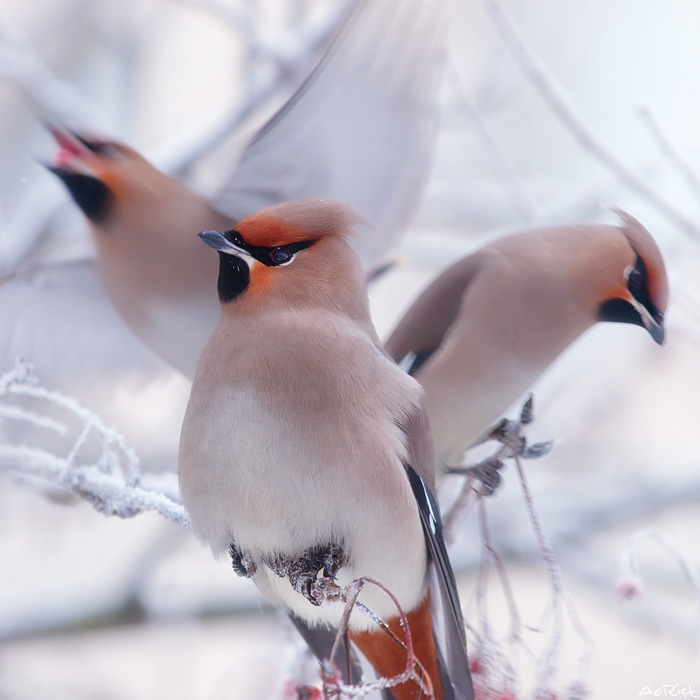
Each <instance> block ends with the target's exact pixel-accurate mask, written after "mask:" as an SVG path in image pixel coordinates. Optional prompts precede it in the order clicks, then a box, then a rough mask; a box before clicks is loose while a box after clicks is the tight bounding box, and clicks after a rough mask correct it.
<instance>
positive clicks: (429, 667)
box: [350, 595, 451, 700]
mask: <svg viewBox="0 0 700 700" xmlns="http://www.w3.org/2000/svg"><path fill="white" fill-rule="evenodd" d="M406 618H407V620H408V627H409V629H410V631H411V641H412V644H413V651H414V654H415V657H416V659H417V660H418V661H419V662H420V665H421V666H422V669H423V671H424V673H425V674H426V675H427V676H428V678H429V682H428V680H427V679H426V680H425V681H424V683H423V684H424V686H425V687H426V688H427V687H430V686H431V685H432V688H433V698H435V700H451V693H450V695H448V696H445V695H444V694H443V692H442V683H441V679H442V676H443V671H441V668H440V666H441V664H440V662H439V660H438V655H437V653H436V647H435V641H434V639H433V631H432V615H431V613H430V596H429V595H426V597H425V598H424V600H423V602H422V603H421V604H420V605H419V606H418V607H417V608H415V609H414V610H412V611H410V612H408V613H406ZM385 622H386V624H387V625H388V627H389V629H390V630H391V631H392V633H393V634H394V635H395V637H397V638H398V639H399V640H400V641H401V642H403V644H404V645H405V643H406V635H405V633H404V631H403V629H402V627H401V619H400V617H398V616H397V617H393V618H391V619H390V620H385ZM350 638H351V639H352V641H353V642H354V643H355V644H356V645H357V647H358V648H359V650H360V651H361V652H362V654H363V655H364V656H365V657H366V659H367V660H368V661H369V662H370V664H372V667H373V668H374V670H375V671H376V672H377V674H378V675H380V676H383V677H385V678H390V677H392V676H397V675H399V674H401V673H403V672H404V671H405V670H406V664H407V652H406V649H405V646H402V645H401V644H399V643H398V642H397V641H396V640H395V639H393V638H392V637H391V636H390V635H388V634H387V633H386V632H385V631H384V630H377V631H374V630H372V631H367V632H351V633H350ZM443 665H444V664H443ZM391 694H392V696H393V697H394V698H396V700H419V698H427V697H428V695H427V693H426V692H425V691H422V690H421V687H420V685H419V683H418V682H417V681H415V680H409V681H407V682H405V683H401V684H400V685H397V686H394V687H393V688H391Z"/></svg>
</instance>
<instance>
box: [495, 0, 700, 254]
mask: <svg viewBox="0 0 700 700" xmlns="http://www.w3.org/2000/svg"><path fill="white" fill-rule="evenodd" d="M484 2H485V4H486V8H487V10H488V11H489V13H490V14H491V17H492V18H493V20H494V23H495V24H496V26H497V28H498V30H499V31H500V33H501V36H502V38H503V40H504V42H505V43H506V45H507V46H508V47H509V48H510V49H511V51H512V52H513V54H514V55H515V58H516V61H517V62H518V64H519V65H520V66H521V68H522V69H523V70H524V71H525V74H526V75H527V77H528V78H529V79H530V82H531V83H532V84H533V85H534V87H535V88H536V89H537V91H538V92H539V93H540V95H541V96H542V98H543V99H544V100H545V102H546V103H547V104H548V105H549V106H550V107H551V109H552V111H553V112H554V113H555V114H556V115H557V116H558V117H559V119H560V121H561V122H562V123H563V124H564V126H566V128H567V129H568V130H569V131H570V132H571V134H572V135H573V136H574V137H575V138H576V139H577V140H578V141H579V143H580V144H581V145H582V146H583V147H584V148H585V149H586V150H587V151H588V152H589V153H590V154H591V155H592V156H593V157H595V158H596V159H597V160H598V161H600V162H601V163H602V164H603V165H604V166H606V167H607V168H609V169H610V170H612V171H613V172H614V173H615V174H616V175H617V177H619V178H620V180H621V181H622V182H623V183H625V184H626V185H627V186H628V187H629V188H630V189H632V190H634V191H636V192H637V193H638V194H639V195H640V196H641V197H643V198H644V199H645V200H647V201H648V202H650V203H652V204H653V205H654V206H655V207H656V208H657V209H658V210H659V211H660V212H662V213H663V214H664V215H665V216H666V217H668V218H669V219H670V220H672V221H674V222H675V223H676V224H677V225H678V226H679V227H680V228H681V229H682V230H683V231H684V232H685V233H686V234H688V235H690V236H691V237H692V238H693V240H696V241H697V240H698V238H700V227H698V225H697V224H696V223H695V222H694V221H693V220H691V219H689V218H687V217H686V216H685V215H684V214H682V213H681V212H680V211H678V210H677V209H676V208H675V207H674V206H673V205H671V204H669V203H668V202H666V200H664V199H663V198H662V197H661V196H660V195H659V194H658V192H657V190H655V189H654V188H653V187H650V186H649V185H648V184H647V183H646V182H644V180H642V179H641V178H639V177H638V176H637V175H636V174H635V173H634V172H633V171H632V170H631V169H629V168H628V167H627V166H626V165H624V164H623V163H622V162H621V161H620V160H619V159H618V158H616V157H615V156H614V155H613V154H612V152H611V151H609V150H608V149H607V148H606V147H605V146H604V145H603V143H602V140H601V139H600V138H599V137H598V136H597V135H596V134H594V133H593V130H592V129H590V128H589V127H588V126H586V124H584V122H583V121H582V120H581V118H580V117H579V115H578V113H577V110H576V108H575V107H574V105H573V103H572V101H571V99H570V98H569V97H568V95H567V94H566V93H565V92H564V90H563V88H562V87H561V86H560V85H559V83H558V82H557V81H556V80H555V78H554V76H553V75H552V74H551V72H550V71H549V70H548V69H547V67H546V66H545V64H544V62H543V61H542V60H541V58H540V57H539V56H538V55H537V54H536V53H535V52H534V51H533V49H532V48H531V47H530V46H529V45H528V44H527V42H526V40H525V38H524V36H523V34H522V32H521V31H520V30H519V29H518V27H517V26H516V25H515V23H514V22H513V20H512V18H511V17H510V15H509V14H508V12H507V11H506V9H505V7H504V6H503V3H502V2H501V0H484Z"/></svg>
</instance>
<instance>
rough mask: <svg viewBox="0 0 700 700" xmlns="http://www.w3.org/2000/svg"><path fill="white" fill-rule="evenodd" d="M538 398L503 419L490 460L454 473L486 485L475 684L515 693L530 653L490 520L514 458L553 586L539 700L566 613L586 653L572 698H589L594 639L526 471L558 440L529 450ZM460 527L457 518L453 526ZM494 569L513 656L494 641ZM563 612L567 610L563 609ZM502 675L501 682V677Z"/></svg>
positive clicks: (539, 661)
mask: <svg viewBox="0 0 700 700" xmlns="http://www.w3.org/2000/svg"><path fill="white" fill-rule="evenodd" d="M533 405H534V403H533V397H532V395H530V396H529V397H528V399H527V401H525V403H524V405H523V407H522V409H521V411H520V417H519V419H518V420H505V419H504V420H502V421H501V422H500V423H499V424H498V425H497V426H496V427H495V428H494V429H493V430H492V431H491V433H490V434H489V435H488V437H487V438H486V440H497V441H498V442H499V443H500V446H499V448H498V449H497V451H496V452H495V454H493V455H492V456H490V457H487V458H486V459H484V460H482V461H481V462H479V463H478V464H476V465H472V466H467V467H460V468H454V469H450V470H449V471H451V472H453V473H463V474H468V475H469V477H470V478H472V479H473V480H475V481H479V482H481V486H480V488H479V489H478V490H477V489H476V488H474V487H473V485H472V486H471V487H470V488H471V490H472V492H474V493H476V494H477V496H476V498H477V500H478V504H479V524H480V531H481V546H482V555H481V565H480V568H479V576H478V581H477V590H476V596H475V597H476V606H477V611H478V613H479V620H480V629H479V630H476V631H475V630H473V629H472V628H470V631H472V632H476V634H477V639H478V641H477V653H476V657H475V661H476V663H477V669H476V670H475V671H474V683H475V686H476V687H477V688H480V689H482V690H485V689H488V690H489V691H491V690H493V689H494V687H499V688H502V690H503V692H506V693H512V691H513V689H514V688H515V686H516V683H517V675H516V673H515V670H514V667H513V660H514V659H515V658H516V657H515V654H514V653H513V650H514V649H517V648H519V647H522V648H524V649H525V650H526V651H528V652H529V649H528V648H527V646H526V644H525V642H524V640H523V638H522V635H521V632H520V630H521V624H520V616H519V613H518V610H517V606H516V604H515V598H514V595H513V591H512V587H511V585H510V582H509V580H508V576H507V573H506V570H505V567H504V566H503V563H502V560H501V558H500V556H499V555H498V553H497V551H496V548H495V546H494V544H493V541H492V537H491V533H490V528H489V525H488V521H487V518H486V497H487V496H490V495H491V494H493V493H494V491H495V489H496V488H497V487H498V486H499V484H500V482H501V475H500V471H501V470H502V469H503V468H504V466H505V463H504V460H505V459H508V458H512V459H513V460H514V461H515V465H516V468H517V472H518V476H519V481H520V484H521V489H522V493H523V499H524V501H525V505H526V508H527V512H528V517H529V519H530V524H531V526H532V529H533V531H534V534H535V539H536V542H537V546H538V549H539V555H540V558H541V560H542V561H543V562H544V566H545V570H546V573H547V579H548V583H549V589H550V595H549V601H548V603H547V606H546V608H545V611H544V614H543V616H542V618H543V619H542V621H541V622H540V625H539V627H538V631H544V630H545V628H546V627H549V626H550V625H549V624H545V622H548V621H549V620H550V619H551V621H552V622H551V629H550V630H549V632H548V636H547V640H546V643H545V646H544V649H543V650H542V652H541V653H540V654H539V656H535V655H534V654H532V653H531V652H530V657H531V659H532V662H533V665H535V666H536V668H537V679H536V685H535V691H534V697H545V696H546V695H545V694H546V693H548V692H550V689H551V687H552V682H553V679H554V676H555V674H556V672H557V663H558V660H559V656H560V654H559V652H560V646H561V644H560V642H561V638H562V635H563V629H564V627H563V626H564V621H565V620H564V614H563V613H564V610H565V611H566V612H567V613H568V617H569V619H570V621H571V623H572V624H573V626H574V629H575V630H576V632H577V633H578V635H579V637H580V638H581V640H582V641H583V651H582V653H581V655H580V658H579V671H578V677H577V680H576V681H575V682H574V683H573V684H572V685H571V686H570V695H571V696H572V697H584V696H585V694H586V692H587V689H586V688H587V686H586V682H585V680H581V679H586V678H587V677H588V671H589V664H590V659H591V656H592V650H593V644H592V640H591V637H590V635H589V634H588V633H587V632H586V630H585V629H584V627H583V625H582V624H581V622H580V620H579V618H578V614H577V612H576V610H575V608H574V605H573V603H572V601H571V599H570V597H569V595H568V594H567V592H566V591H565V589H564V587H563V585H562V581H561V571H560V568H559V564H558V563H557V561H556V558H555V556H554V550H553V548H552V545H551V543H550V541H549V539H548V538H547V537H546V535H545V534H544V529H543V527H542V523H541V521H540V518H539V515H538V513H537V511H536V509H535V505H534V500H533V498H532V494H531V492H530V488H529V486H528V483H527V480H526V477H525V471H524V469H523V460H524V459H537V458H539V457H543V456H544V455H546V454H547V453H549V451H550V450H551V448H552V444H553V443H552V441H549V442H543V443H535V444H533V445H528V442H527V439H526V437H525V435H524V430H523V429H524V427H525V426H527V425H529V424H530V423H531V422H532V421H533V419H534V411H533ZM454 522H456V519H455V520H454V521H453V524H454ZM491 565H493V566H495V567H496V570H497V573H498V575H499V578H500V580H501V584H502V586H503V590H504V594H505V597H506V603H507V605H508V609H509V611H510V619H511V631H510V634H509V635H508V637H507V639H506V644H507V645H508V646H509V647H510V649H509V650H508V652H506V651H504V650H503V645H502V644H501V643H499V642H498V641H497V640H495V639H492V637H491V633H490V630H489V625H488V616H487V611H486V586H487V582H488V574H489V569H490V567H491ZM562 608H563V609H562ZM496 674H500V678H499V677H497V676H496Z"/></svg>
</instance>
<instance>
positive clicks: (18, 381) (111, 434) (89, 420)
mask: <svg viewBox="0 0 700 700" xmlns="http://www.w3.org/2000/svg"><path fill="white" fill-rule="evenodd" d="M18 399H24V400H27V399H28V400H30V401H31V402H35V403H36V402H38V403H39V404H40V405H43V406H44V407H46V406H49V405H50V406H53V407H58V408H60V409H63V410H64V411H66V412H67V413H68V414H69V415H71V416H72V417H73V418H76V419H77V420H78V421H79V422H80V425H81V428H80V431H79V433H78V435H77V436H75V438H74V440H73V443H72V446H71V448H70V450H69V452H68V453H67V454H66V455H55V454H52V453H50V452H47V451H46V450H43V449H40V448H37V447H31V446H26V445H10V444H2V445H0V469H3V470H11V471H15V472H18V473H21V474H24V475H28V476H32V477H35V478H38V479H41V480H43V481H44V482H47V483H49V484H51V485H53V486H56V487H59V488H63V489H66V490H68V491H69V492H70V493H72V494H74V495H76V496H79V497H80V498H82V499H83V500H85V501H88V502H89V503H90V504H91V505H92V506H93V507H94V508H96V509H97V510H98V511H100V512H101V513H104V514H105V515H116V516H117V517H120V518H131V517H133V516H135V515H138V514H140V513H144V512H146V511H154V512H157V513H159V514H160V515H162V516H163V517H164V518H166V519H167V520H170V521H171V522H174V523H177V524H178V525H182V526H183V527H189V519H188V517H187V515H186V513H185V510H184V508H183V506H182V504H180V503H178V502H177V501H176V500H175V499H174V498H173V497H171V496H169V495H166V493H165V491H164V490H163V489H162V486H161V487H159V488H157V489H154V488H148V487H147V486H145V485H144V484H143V483H142V479H141V474H140V470H139V460H138V457H137V456H136V454H135V453H134V452H133V450H131V448H129V447H128V446H127V444H126V443H125V441H124V438H123V437H122V436H121V435H120V434H119V433H117V432H116V431H115V430H114V429H112V428H110V427H108V426H106V425H105V424H104V423H103V422H102V420H101V419H100V418H99V416H97V415H96V414H95V413H93V412H92V411H90V410H89V409H87V408H85V407H84V406H82V405H81V404H80V403H78V401H76V400H75V399H73V398H71V397H69V396H65V395H63V394H61V393H60V392H57V391H51V390H49V389H46V388H44V387H42V386H40V385H39V383H38V380H37V378H36V377H35V376H34V375H33V374H32V372H31V369H30V367H29V366H28V365H26V364H25V363H24V362H22V361H18V362H17V363H16V365H15V367H14V369H12V370H10V371H9V372H7V373H5V374H4V375H2V376H0V401H2V403H0V417H3V418H4V419H5V420H19V421H21V422H25V423H30V424H32V425H34V426H35V427H38V428H43V429H48V430H52V431H54V432H59V433H61V434H67V432H68V428H67V426H66V425H65V424H62V423H61V422H60V421H56V420H54V419H48V418H46V417H45V416H44V415H43V414H42V413H41V412H40V410H34V409H27V408H26V407H24V406H18V405H17V403H16V402H17V400H18ZM88 439H90V440H91V441H93V442H94V441H97V443H98V445H99V450H98V452H99V454H98V456H97V458H96V459H86V458H85V454H86V451H85V450H84V449H83V448H84V447H85V445H86V442H87V441H88ZM173 478H174V476H173Z"/></svg>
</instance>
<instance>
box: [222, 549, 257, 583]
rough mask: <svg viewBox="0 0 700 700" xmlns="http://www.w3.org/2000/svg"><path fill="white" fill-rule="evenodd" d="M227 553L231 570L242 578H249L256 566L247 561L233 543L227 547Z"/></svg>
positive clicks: (249, 560) (252, 562) (250, 560)
mask: <svg viewBox="0 0 700 700" xmlns="http://www.w3.org/2000/svg"><path fill="white" fill-rule="evenodd" d="M228 553H229V556H230V557H231V565H232V566H233V570H234V571H235V572H236V573H237V574H238V575H239V576H242V577H243V578H250V577H251V576H252V575H253V574H254V573H255V572H256V570H257V566H256V565H255V562H254V561H253V560H252V559H249V558H248V557H247V556H246V555H245V554H243V552H241V550H240V549H238V547H237V546H236V544H235V543H234V542H231V544H230V545H229V547H228Z"/></svg>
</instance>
